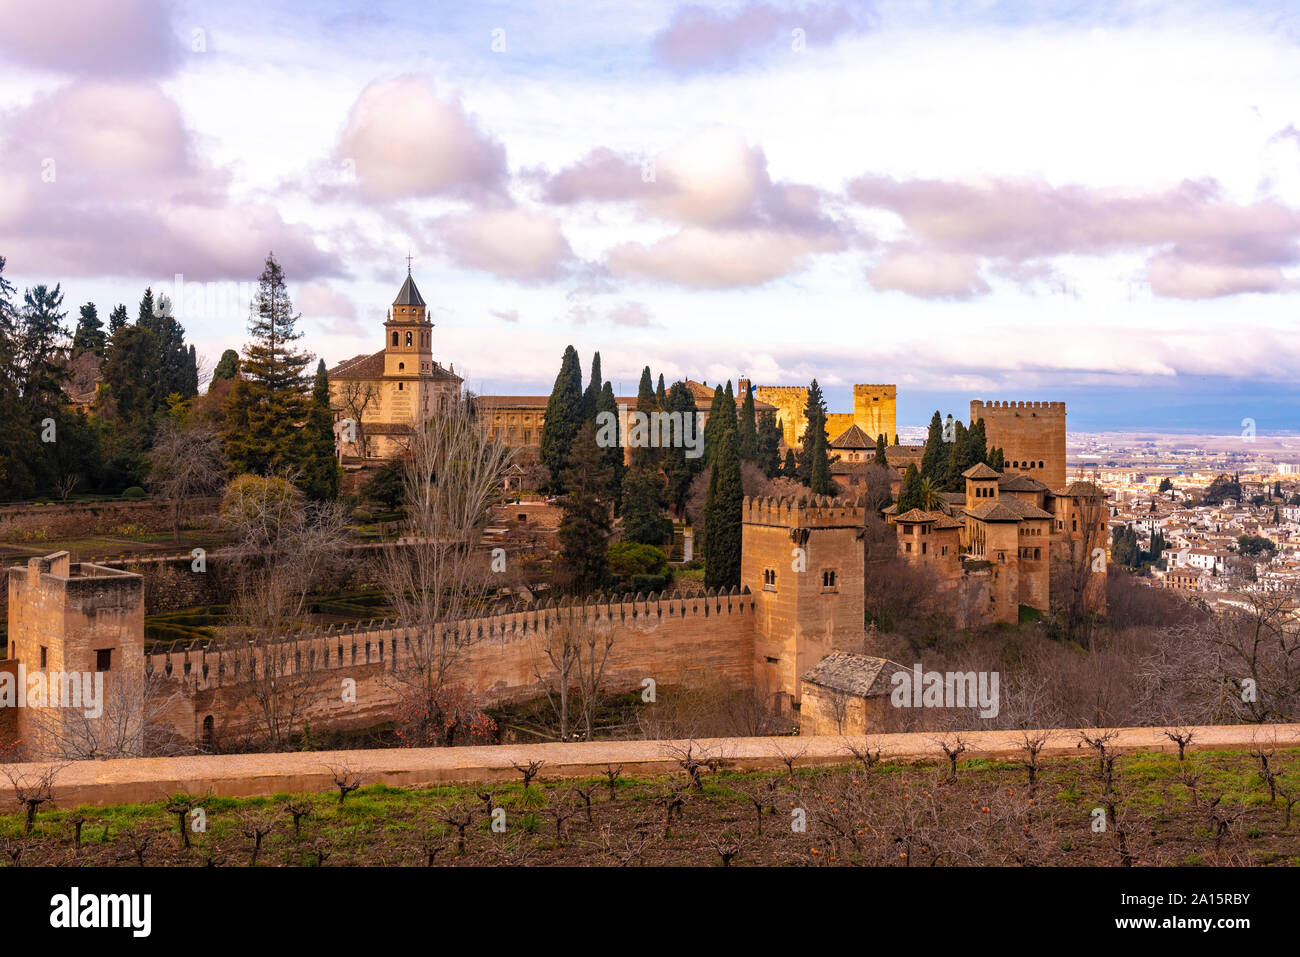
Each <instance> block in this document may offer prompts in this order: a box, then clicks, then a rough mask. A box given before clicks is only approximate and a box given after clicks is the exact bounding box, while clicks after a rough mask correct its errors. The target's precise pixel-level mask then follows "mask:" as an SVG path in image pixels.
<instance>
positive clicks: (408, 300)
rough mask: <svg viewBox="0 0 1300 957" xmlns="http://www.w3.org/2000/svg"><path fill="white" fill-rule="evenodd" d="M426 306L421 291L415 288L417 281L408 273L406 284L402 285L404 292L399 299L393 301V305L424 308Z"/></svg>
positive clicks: (398, 296)
mask: <svg viewBox="0 0 1300 957" xmlns="http://www.w3.org/2000/svg"><path fill="white" fill-rule="evenodd" d="M424 304H425V302H424V297H423V296H421V295H420V290H418V289H416V288H415V280H414V279H412V278H411V274H410V273H409V272H408V273H407V274H406V282H404V283H402V290H401V292H399V293H398V294H397V298H396V299H394V300H393V305H394V306H423V305H424Z"/></svg>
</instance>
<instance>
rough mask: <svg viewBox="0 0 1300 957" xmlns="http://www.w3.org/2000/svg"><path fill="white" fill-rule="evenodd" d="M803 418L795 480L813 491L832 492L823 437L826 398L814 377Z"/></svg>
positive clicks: (824, 432)
mask: <svg viewBox="0 0 1300 957" xmlns="http://www.w3.org/2000/svg"><path fill="white" fill-rule="evenodd" d="M804 421H805V422H806V423H807V425H806V427H805V428H804V433H803V442H802V447H801V449H800V452H799V455H798V456H797V461H798V463H799V481H801V482H803V483H804V484H805V485H807V486H808V487H809V488H810V489H811V490H812V492H813V494H814V495H833V494H834V493H835V485H834V483H833V482H832V481H831V462H830V440H829V439H828V438H827V437H826V399H825V397H824V396H823V395H822V389H821V386H820V385H818V384H817V380H816V379H813V380H812V384H811V385H810V386H809V387H808V402H807V404H806V405H805V406H804Z"/></svg>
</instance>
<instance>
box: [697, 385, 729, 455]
mask: <svg viewBox="0 0 1300 957" xmlns="http://www.w3.org/2000/svg"><path fill="white" fill-rule="evenodd" d="M725 402H726V395H725V393H723V391H722V383H718V384H717V385H716V386H714V387H713V401H712V402H710V403H709V418H708V420H707V421H706V422H705V423H704V463H705V465H709V466H712V465H713V461H714V459H716V458H717V455H718V449H720V448H721V447H722V433H724V432H726V431H727V417H726V415H725V414H724V413H723V412H722V411H721V410H722V407H723V405H724V404H725ZM731 421H732V422H734V421H735V419H732V420H731Z"/></svg>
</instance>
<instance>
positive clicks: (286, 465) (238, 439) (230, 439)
mask: <svg viewBox="0 0 1300 957" xmlns="http://www.w3.org/2000/svg"><path fill="white" fill-rule="evenodd" d="M301 318H302V316H301V314H299V313H295V312H294V310H293V303H292V301H291V300H290V299H289V293H288V290H287V289H286V288H285V281H284V270H283V269H282V268H281V267H280V264H279V263H278V262H276V259H275V256H274V255H271V254H268V255H267V257H266V265H265V268H264V269H263V270H262V275H261V276H260V277H259V280H258V286H257V292H256V293H255V294H254V296H253V303H252V309H251V310H250V315H249V320H248V331H249V335H250V337H251V339H250V341H249V342H248V344H247V345H245V346H244V357H243V359H242V360H241V361H240V373H241V375H240V377H239V379H238V380H237V381H236V382H235V385H234V388H232V389H231V390H230V396H229V398H228V399H227V406H226V432H225V440H226V457H227V458H228V459H229V460H230V463H231V468H232V471H233V473H234V474H236V475H237V474H239V473H241V472H250V473H253V474H256V475H269V474H273V473H276V472H281V471H289V472H298V471H299V470H300V469H301V468H302V466H303V464H304V462H303V459H304V447H305V442H304V440H303V439H304V437H303V435H302V428H301V426H302V423H303V422H304V420H305V419H306V418H307V414H308V412H309V410H310V399H309V393H308V389H307V380H306V378H305V376H304V374H303V373H304V370H305V369H306V367H307V364H308V363H309V362H311V358H312V357H311V356H310V355H309V354H307V353H306V352H301V351H299V350H297V349H296V348H294V343H295V342H297V341H298V340H299V339H301V338H302V333H301V332H300V331H298V330H297V329H296V328H295V326H296V323H297V321H298V320H299V319H301Z"/></svg>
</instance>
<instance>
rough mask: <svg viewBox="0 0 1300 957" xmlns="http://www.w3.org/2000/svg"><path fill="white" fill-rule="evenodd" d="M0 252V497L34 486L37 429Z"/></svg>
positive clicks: (25, 493)
mask: <svg viewBox="0 0 1300 957" xmlns="http://www.w3.org/2000/svg"><path fill="white" fill-rule="evenodd" d="M4 267H5V258H4V257H3V256H0V498H11V497H12V498H24V497H26V496H28V495H31V494H32V493H33V492H35V491H36V488H37V476H36V474H35V471H34V466H35V465H36V462H37V460H38V458H39V457H40V449H39V444H40V443H39V438H38V430H37V429H36V422H35V420H33V419H32V418H31V416H30V414H29V412H28V410H27V409H26V408H25V407H24V405H23V399H22V392H21V389H22V382H21V379H22V376H21V374H20V370H19V361H20V350H19V343H18V334H19V329H18V316H17V312H16V310H15V308H14V304H13V298H12V297H13V294H14V287H13V284H12V283H11V282H9V280H7V279H5V277H4Z"/></svg>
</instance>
